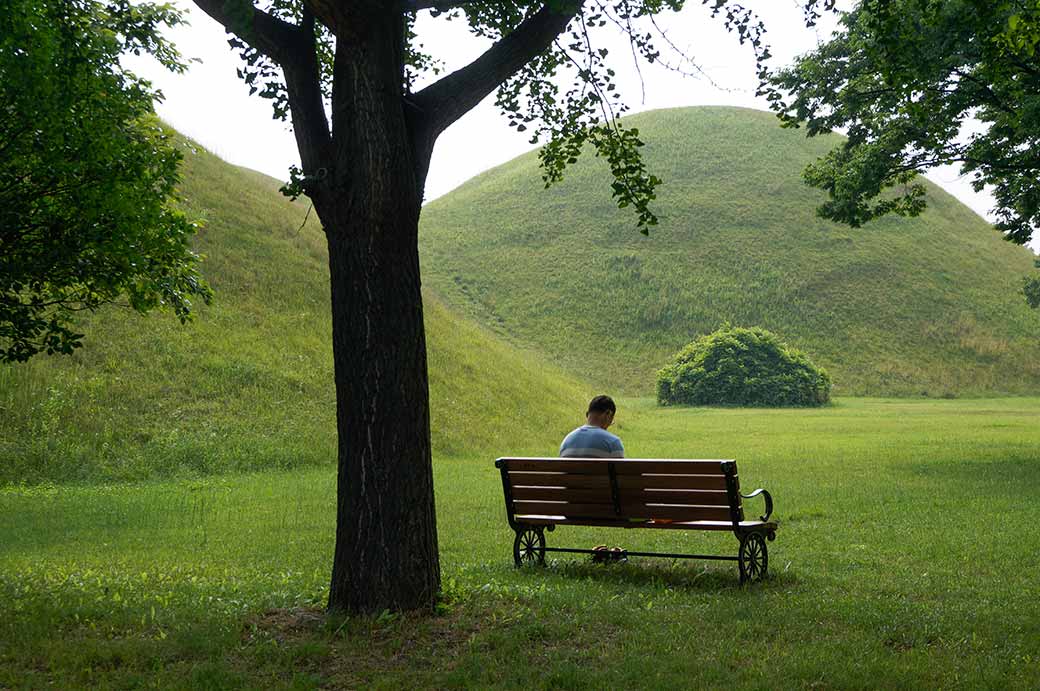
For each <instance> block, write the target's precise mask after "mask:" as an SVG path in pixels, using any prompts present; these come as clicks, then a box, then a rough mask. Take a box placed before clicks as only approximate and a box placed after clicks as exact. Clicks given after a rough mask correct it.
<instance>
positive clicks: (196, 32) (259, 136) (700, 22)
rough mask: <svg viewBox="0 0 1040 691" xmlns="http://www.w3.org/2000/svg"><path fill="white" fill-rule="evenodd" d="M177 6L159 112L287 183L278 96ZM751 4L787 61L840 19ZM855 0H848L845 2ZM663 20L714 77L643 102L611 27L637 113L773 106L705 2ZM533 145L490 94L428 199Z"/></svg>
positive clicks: (454, 41)
mask: <svg viewBox="0 0 1040 691" xmlns="http://www.w3.org/2000/svg"><path fill="white" fill-rule="evenodd" d="M174 4H175V5H177V6H178V7H180V8H181V9H183V10H185V11H186V16H187V17H188V19H189V22H190V27H187V28H186V27H181V28H179V29H177V30H175V31H171V32H169V35H170V37H171V38H172V39H173V40H174V42H175V43H176V44H177V46H178V48H179V49H180V51H181V52H182V54H183V55H184V56H185V57H188V58H197V59H199V60H201V62H200V63H198V64H192V66H191V68H190V69H189V70H188V72H187V73H186V74H184V75H173V74H170V73H169V72H166V71H165V70H163V69H162V68H161V67H159V66H158V65H157V64H156V63H155V62H154V61H152V60H151V59H148V58H132V59H130V60H128V66H129V67H130V68H131V69H133V70H134V71H135V72H136V73H137V74H139V75H141V76H144V77H147V78H148V79H151V80H152V82H153V83H154V84H155V85H156V86H157V87H158V88H159V89H160V90H161V91H162V92H163V94H164V95H165V101H164V102H163V103H161V104H159V105H158V107H157V110H158V112H159V115H160V116H161V117H162V118H163V119H164V120H166V121H167V122H168V123H170V124H171V125H172V126H173V127H175V128H176V129H177V130H178V131H180V132H182V133H184V134H186V135H188V136H190V137H192V138H193V139H195V140H196V141H198V142H199V143H200V144H202V145H203V146H205V147H206V148H207V149H209V150H210V151H212V152H214V153H216V154H217V155H218V156H220V157H221V158H223V159H225V160H227V161H230V162H231V163H234V164H236V165H241V166H246V167H249V168H253V169H255V170H259V171H261V172H264V173H266V174H268V175H271V176H272V177H275V178H278V179H286V178H287V171H288V168H289V166H290V165H291V164H293V163H298V161H299V157H298V155H297V153H296V143H295V141H294V139H293V136H292V132H291V130H290V128H289V125H288V124H287V123H284V122H280V121H277V120H274V119H272V116H271V107H270V102H268V101H266V100H263V99H261V98H259V97H257V96H249V95H248V88H247V87H246V85H245V84H244V83H242V81H241V80H240V79H239V78H238V77H237V75H236V72H235V70H236V68H237V67H238V66H239V64H240V61H239V59H238V57H237V55H236V54H235V53H234V52H233V51H232V50H231V49H230V48H229V47H228V45H227V35H226V34H225V32H224V29H223V27H221V26H220V25H219V24H217V23H216V22H215V21H213V20H212V19H210V18H209V17H208V16H207V15H206V14H204V13H203V12H202V11H201V10H199V9H198V8H196V7H195V5H194V3H192V2H190V0H174ZM745 4H746V5H747V6H749V7H752V8H754V9H755V11H756V12H757V13H758V14H759V15H760V16H761V17H762V19H763V20H764V21H765V23H766V27H767V30H768V34H767V41H768V43H769V44H770V47H771V50H772V53H773V56H774V57H773V60H772V64H773V65H775V66H780V65H784V64H787V63H788V62H789V61H790V60H791V59H792V58H794V57H795V56H797V55H799V54H801V53H805V52H807V51H809V50H811V49H812V48H813V47H815V45H816V44H817V43H818V42H819V41H822V40H826V38H827V37H828V36H829V33H830V30H831V28H833V26H834V24H835V22H834V19H833V17H827V18H826V19H825V20H824V21H823V22H821V25H820V26H819V27H817V28H816V29H807V28H806V27H805V24H804V22H803V20H802V14H801V12H800V10H799V7H798V5H799V2H798V0H748V1H747V2H745ZM849 4H850V2H849V1H848V0H846V1H845V2H840V3H839V5H840V6H848V5H849ZM426 14H427V13H423V15H426ZM658 24H659V25H660V26H661V27H662V28H664V30H665V31H666V32H667V33H668V36H669V38H670V39H671V40H672V42H673V43H675V44H676V45H677V46H679V47H680V48H682V49H683V50H685V51H686V52H687V53H688V54H689V55H691V56H692V57H693V58H694V59H695V60H696V61H697V64H698V66H699V67H700V68H701V69H702V70H703V72H704V74H705V75H706V77H701V78H691V77H685V76H681V75H677V74H675V73H673V72H670V71H667V70H665V69H663V68H660V67H658V66H646V65H645V64H644V65H643V66H642V77H643V83H644V84H645V99H644V98H643V90H642V89H641V87H640V82H639V79H638V77H637V75H636V73H635V71H634V70H633V69H632V59H631V57H630V56H631V52H630V49H629V47H628V45H627V43H625V42H623V40H622V39H621V38H620V36H619V35H618V34H619V32H617V31H610V30H609V29H610V27H604V29H601V30H599V37H600V38H601V39H605V41H604V43H603V45H604V47H607V48H609V49H610V50H611V55H610V58H611V60H612V65H613V66H614V68H615V70H616V71H617V72H618V82H619V87H620V88H621V90H622V95H623V98H624V99H625V100H626V102H627V103H628V105H629V106H630V108H631V112H640V111H644V110H652V109H656V108H669V107H676V106H694V105H734V106H745V107H749V108H758V109H760V110H768V106H767V103H766V101H765V99H763V98H758V97H756V96H755V95H754V91H755V86H756V84H757V80H756V78H755V70H754V60H753V56H752V53H751V50H750V48H749V47H748V46H741V45H739V44H738V42H737V39H736V37H735V36H734V35H732V34H729V33H727V32H726V31H725V29H724V28H723V26H722V21H721V20H720V19H714V20H713V19H711V18H710V16H709V12H708V10H706V9H704V8H703V7H702V6H701V4H700V3H699V2H697V0H689V2H688V4H687V7H686V9H684V10H683V11H682V12H681V13H679V14H674V13H669V14H668V15H667V16H663V17H661V18H659V20H658ZM417 32H418V34H419V36H420V41H421V42H422V43H423V44H424V45H425V47H426V49H427V50H428V51H430V52H432V53H433V54H434V55H436V56H437V57H438V58H440V59H441V60H443V62H444V64H445V67H446V68H447V69H448V70H451V69H455V68H458V67H461V66H463V65H465V64H467V63H468V62H469V61H470V60H472V59H473V58H474V57H476V56H478V55H479V54H480V53H481V52H482V51H483V50H484V48H485V47H486V44H485V43H484V42H482V41H481V40H480V39H477V38H475V37H473V36H471V35H470V34H469V33H468V32H467V31H466V30H465V25H464V22H462V21H455V22H446V21H445V20H443V19H437V20H434V19H432V18H430V17H428V16H425V17H421V18H420V23H419V24H418V26H417ZM658 44H660V41H658ZM659 47H663V46H659ZM531 148H532V146H531V145H530V144H529V143H528V137H527V136H526V135H523V134H519V133H516V132H514V131H513V130H512V128H510V127H508V126H507V123H506V120H505V118H504V117H503V116H502V115H501V114H500V113H499V112H498V111H497V109H496V108H495V105H494V102H493V96H491V97H489V98H488V99H486V100H485V101H484V102H483V103H481V104H480V105H479V106H478V107H477V108H475V109H474V110H473V111H471V112H470V113H469V114H467V115H466V116H464V117H463V118H462V119H460V120H459V121H458V122H456V123H455V124H454V125H452V126H451V127H450V128H449V129H448V130H446V131H445V132H444V133H443V134H442V135H441V137H440V138H439V140H438V142H437V146H436V149H435V151H434V154H433V160H432V162H431V165H430V173H429V177H428V178H427V184H426V199H427V200H429V199H435V198H436V197H439V196H441V195H442V194H445V193H446V192H449V191H450V190H452V189H454V188H455V187H457V186H458V185H460V184H462V183H463V182H465V181H466V180H468V179H469V178H471V177H473V176H474V175H476V174H478V173H480V172H482V171H484V170H487V169H488V168H492V167H494V166H497V165H499V164H501V163H504V162H506V161H508V160H510V159H512V158H514V157H516V156H517V155H519V154H521V153H524V152H525V151H528V150H530V149H531ZM928 178H929V179H931V180H932V181H934V182H936V183H938V184H939V185H941V186H942V187H944V188H945V189H946V190H947V191H948V192H950V193H951V194H953V195H954V196H956V197H957V198H958V199H960V200H961V201H962V202H964V203H965V204H967V205H968V206H969V207H971V208H972V209H974V210H975V211H976V212H977V213H979V214H980V215H982V216H984V217H990V214H989V211H990V208H991V206H992V201H991V198H990V197H989V196H988V195H986V194H984V193H983V194H979V193H976V192H974V191H973V190H972V189H971V185H970V183H969V181H968V179H967V178H964V177H961V176H960V175H959V172H958V170H957V169H956V168H952V167H944V168H937V169H935V170H933V171H931V172H930V173H929V174H928ZM604 184H606V182H604ZM1033 247H1034V249H1035V250H1036V251H1037V252H1040V238H1037V239H1034V241H1033Z"/></svg>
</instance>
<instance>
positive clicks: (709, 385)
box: [657, 325, 831, 406]
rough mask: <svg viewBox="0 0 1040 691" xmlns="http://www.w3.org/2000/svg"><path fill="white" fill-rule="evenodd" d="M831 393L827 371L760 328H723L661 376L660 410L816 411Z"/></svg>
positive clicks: (697, 343) (699, 342)
mask: <svg viewBox="0 0 1040 691" xmlns="http://www.w3.org/2000/svg"><path fill="white" fill-rule="evenodd" d="M830 391H831V379H830V376H828V374H827V372H826V371H825V370H823V369H820V368H818V367H816V366H815V365H813V364H812V362H810V361H809V358H808V357H806V355H805V354H804V353H802V352H801V351H799V350H796V349H794V348H791V347H789V346H787V345H784V343H782V342H781V341H780V339H779V338H778V337H777V336H776V335H775V334H773V333H771V332H769V331H766V330H765V329H760V328H750V329H745V328H740V327H732V326H728V325H727V326H723V327H722V328H720V329H719V330H717V331H715V332H714V333H711V334H708V335H706V336H701V337H700V338H698V339H697V340H696V341H694V342H693V343H690V344H689V345H687V346H686V347H685V348H683V349H682V350H680V351H679V352H678V353H676V355H675V358H674V359H673V361H672V362H671V363H669V364H668V365H666V366H665V367H663V368H662V369H661V370H660V371H659V372H658V373H657V402H658V403H659V404H661V405H750V406H818V405H823V404H824V403H827V402H828V401H829V400H830Z"/></svg>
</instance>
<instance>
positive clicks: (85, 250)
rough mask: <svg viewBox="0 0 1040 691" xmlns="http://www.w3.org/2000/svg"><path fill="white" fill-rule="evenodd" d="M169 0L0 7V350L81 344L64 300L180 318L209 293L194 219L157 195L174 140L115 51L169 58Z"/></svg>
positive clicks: (68, 348)
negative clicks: (163, 1)
mask: <svg viewBox="0 0 1040 691" xmlns="http://www.w3.org/2000/svg"><path fill="white" fill-rule="evenodd" d="M179 21H180V17H179V15H178V14H177V13H176V12H175V11H174V10H172V9H171V8H170V7H169V6H165V5H153V4H149V3H144V4H132V3H131V2H130V0H115V1H114V2H106V3H102V2H99V1H97V0H9V2H7V3H6V4H5V6H4V11H3V12H2V13H0V152H2V156H0V362H4V361H24V360H27V359H28V358H30V357H32V356H33V355H34V354H36V353H39V352H47V353H70V352H72V350H73V349H74V348H76V347H78V346H79V345H80V344H81V339H82V337H83V335H82V334H79V333H76V332H75V330H74V328H75V327H74V317H75V313H76V312H77V311H81V310H93V309H96V308H97V307H99V306H101V305H103V304H106V303H112V302H116V301H117V300H120V299H122V298H125V300H126V303H127V304H128V305H129V306H130V307H131V308H133V309H135V310H137V311H139V312H146V311H148V310H151V309H153V308H156V307H168V308H170V309H172V310H173V311H174V312H175V314H176V315H177V316H178V317H180V318H181V320H185V319H187V318H188V317H189V315H190V312H191V307H192V304H191V300H192V299H194V298H201V299H203V300H209V297H210V291H209V288H208V287H207V286H206V284H205V283H204V282H203V281H202V280H201V278H200V276H199V274H198V262H199V257H198V256H197V255H196V254H195V253H194V252H192V249H191V244H190V243H191V237H192V235H193V234H194V233H195V231H196V227H195V225H194V224H193V223H191V222H190V221H189V220H188V219H187V218H186V217H185V216H184V215H183V214H182V213H179V212H178V211H176V210H175V209H174V208H173V206H172V205H171V198H172V196H173V193H174V184H175V183H176V181H177V164H178V162H179V160H180V154H179V152H178V151H177V150H176V149H175V148H174V146H173V145H172V141H171V139H170V135H168V134H167V133H166V132H165V131H164V130H163V128H162V126H161V124H160V123H159V122H158V120H157V119H156V118H155V116H154V114H153V110H152V100H153V98H155V97H157V94H156V93H155V92H154V91H153V90H152V89H151V87H150V85H149V84H148V83H147V82H145V81H143V80H141V79H138V78H137V77H135V76H134V75H133V74H131V73H130V72H128V71H126V70H124V69H123V68H122V67H121V66H120V64H119V56H120V55H122V54H124V53H128V52H132V53H137V54H140V53H141V52H146V53H150V54H152V55H154V56H155V57H156V58H157V59H158V60H159V61H160V62H162V64H164V65H165V66H166V67H168V68H170V69H173V70H180V69H182V68H183V65H182V63H181V62H180V59H179V56H178V54H177V52H176V51H175V50H174V48H173V46H172V45H170V44H169V43H168V42H167V41H165V40H164V39H163V38H162V36H161V35H160V33H159V31H160V29H161V27H162V26H164V25H173V24H176V23H178V22H179Z"/></svg>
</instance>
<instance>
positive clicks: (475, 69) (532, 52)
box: [411, 0, 583, 137]
mask: <svg viewBox="0 0 1040 691" xmlns="http://www.w3.org/2000/svg"><path fill="white" fill-rule="evenodd" d="M421 1H422V0H420V2H421ZM582 4H583V0H574V2H572V3H571V4H570V6H568V7H567V8H565V9H557V10H553V9H550V7H549V5H548V4H546V5H543V6H542V8H541V9H540V10H538V11H537V12H536V13H534V14H533V15H531V16H530V17H528V18H527V19H525V20H524V21H522V22H521V23H520V25H519V26H517V28H516V30H515V31H513V32H512V33H510V34H508V35H507V36H504V37H502V38H501V39H499V40H498V41H497V42H496V43H495V44H494V45H493V46H491V47H490V48H489V49H488V50H487V51H486V52H485V53H484V54H483V55H481V56H480V57H478V58H477V59H476V60H474V61H473V62H471V63H470V64H469V65H467V66H465V67H463V68H461V69H459V70H456V71H455V72H452V73H451V74H449V75H447V76H445V77H443V78H441V79H440V80H438V81H436V82H434V83H433V84H431V85H430V86H428V87H426V88H425V89H423V90H422V91H420V92H419V93H417V94H416V95H415V96H414V97H413V98H412V99H411V102H412V104H413V105H414V106H416V107H417V108H418V110H419V112H421V113H422V117H423V120H424V123H423V124H424V126H425V128H426V134H427V135H429V136H432V137H436V136H437V135H438V134H440V133H441V132H442V131H444V129H445V128H447V127H448V126H449V125H450V124H452V123H453V122H455V121H456V120H458V119H459V118H460V117H462V116H463V115H464V114H466V113H467V112H469V111H470V110H471V109H472V108H473V107H474V106H476V105H477V104H478V103H480V101H481V100H483V98H484V97H485V96H487V95H488V94H490V93H491V92H492V91H494V90H495V89H496V88H497V87H498V86H499V85H500V84H501V83H502V82H504V81H505V80H507V79H508V78H509V77H511V76H512V75H513V74H515V73H516V72H517V70H519V69H520V68H521V67H523V66H524V65H526V64H527V63H528V62H530V61H531V60H532V59H533V58H534V57H535V56H537V55H538V54H539V53H541V52H542V51H544V50H545V49H546V48H548V47H549V46H550V45H551V44H552V42H553V39H555V38H556V36H558V35H559V34H560V32H562V31H563V30H564V29H566V28H567V24H568V23H569V22H570V20H571V19H573V18H574V17H575V16H576V15H577V14H578V12H579V11H580V10H581V6H582Z"/></svg>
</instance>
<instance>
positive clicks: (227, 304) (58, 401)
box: [0, 145, 588, 484]
mask: <svg viewBox="0 0 1040 691" xmlns="http://www.w3.org/2000/svg"><path fill="white" fill-rule="evenodd" d="M185 146H186V158H185V162H184V165H183V169H182V172H183V175H184V180H183V184H182V186H181V191H182V196H183V197H184V206H185V207H186V209H187V210H188V212H189V213H190V214H191V215H192V216H193V217H196V218H199V219H201V220H202V222H203V223H204V229H203V230H202V232H201V234H200V236H199V240H198V248H199V250H200V251H201V252H202V253H204V254H205V255H206V261H205V262H204V265H203V272H204V274H205V275H206V277H207V279H208V280H209V282H210V283H211V285H212V286H213V288H214V290H215V291H216V299H215V302H214V304H213V305H212V306H210V307H205V306H203V307H201V308H200V309H199V311H198V318H197V320H196V321H195V322H194V323H191V324H188V325H187V326H181V325H180V324H179V323H178V322H177V320H176V319H175V318H173V316H172V315H161V314H157V315H149V316H147V317H141V316H139V315H137V314H136V313H133V312H131V311H130V310H128V309H125V308H118V307H114V308H110V309H105V310H103V311H101V312H100V313H98V314H96V315H94V316H93V317H92V318H90V319H88V320H87V322H86V323H85V325H84V330H85V332H86V334H87V338H86V339H85V347H83V348H82V349H81V350H79V351H77V353H76V354H75V355H74V356H72V357H43V356H41V357H39V358H37V359H36V360H34V361H31V362H29V363H27V364H24V365H10V366H2V367H0V484H3V483H5V482H23V481H24V482H36V481H40V480H52V481H58V482H61V481H84V480H98V479H106V480H111V479H139V478H142V477H151V476H157V475H160V476H161V475H171V474H179V473H183V472H190V473H212V472H224V471H231V470H252V469H268V468H272V467H298V466H303V465H316V464H323V463H330V462H333V461H334V460H335V452H336V430H335V397H334V389H333V379H332V355H331V344H330V323H329V322H330V320H329V303H328V264H327V255H326V250H325V240H324V236H323V235H322V233H321V230H320V227H319V225H318V224H317V222H316V219H315V217H314V215H313V214H311V216H310V220H309V222H308V223H307V224H306V225H302V224H303V220H304V216H305V212H306V207H305V206H304V205H302V204H295V205H294V204H291V203H289V202H288V200H286V199H285V198H284V197H282V196H281V195H280V194H278V192H277V187H278V183H277V182H276V181H274V180H272V179H270V178H268V177H266V176H263V175H260V174H259V173H255V172H253V171H249V170H245V169H242V168H236V167H234V166H231V165H228V164H227V163H224V162H223V161H221V160H220V159H218V158H216V157H215V156H213V155H212V154H210V153H208V152H206V151H203V150H201V149H199V148H197V147H193V146H191V145H185ZM301 226H302V227H301ZM425 303H426V326H427V331H428V339H427V340H428V345H429V363H430V364H429V371H430V387H431V399H432V411H431V416H432V428H433V443H434V452H435V453H436V454H438V455H440V456H445V455H475V454H485V455H490V454H493V453H495V452H496V451H498V452H503V451H505V452H520V451H524V452H533V453H548V452H550V451H551V450H552V449H553V448H554V445H555V444H556V443H558V440H559V438H560V437H561V436H562V435H563V433H565V432H566V431H567V430H568V429H570V428H571V427H572V426H573V423H574V422H575V418H576V417H580V412H581V410H582V405H584V403H585V400H586V396H587V393H588V392H587V391H585V390H584V389H583V388H582V387H581V386H580V385H579V384H577V383H576V382H575V381H574V380H572V379H568V378H566V377H565V376H563V375H561V374H560V373H559V372H558V371H556V370H553V369H552V368H546V367H544V365H543V363H542V362H541V361H536V360H535V359H533V358H532V357H531V356H529V355H525V354H524V353H523V352H522V351H520V350H518V349H516V348H514V347H512V346H508V345H504V344H503V343H501V342H499V341H498V340H496V338H495V337H493V336H491V335H490V334H489V333H488V332H487V331H486V330H484V329H482V328H481V327H478V326H475V325H473V324H472V323H468V322H466V321H464V320H462V319H460V318H459V317H458V316H457V315H456V314H454V313H453V312H452V311H451V310H449V309H448V308H446V307H445V306H444V304H443V303H442V302H440V301H438V300H437V299H436V298H435V297H434V296H432V295H426V300H425Z"/></svg>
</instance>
